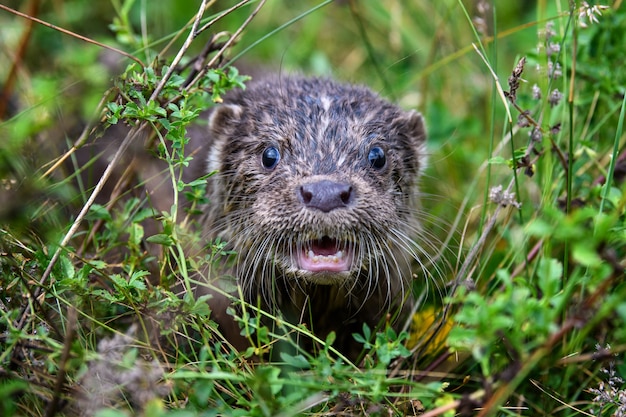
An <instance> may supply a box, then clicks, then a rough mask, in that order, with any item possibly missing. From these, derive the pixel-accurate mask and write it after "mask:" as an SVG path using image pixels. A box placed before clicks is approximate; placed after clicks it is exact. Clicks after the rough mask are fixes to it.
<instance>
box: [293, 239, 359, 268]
mask: <svg viewBox="0 0 626 417" xmlns="http://www.w3.org/2000/svg"><path fill="white" fill-rule="evenodd" d="M296 256H297V263H298V268H300V269H301V270H304V271H309V272H346V271H349V270H350V268H351V266H352V257H353V256H352V248H351V246H350V245H348V243H347V242H342V241H338V240H337V239H333V238H331V237H328V236H324V237H323V238H321V239H315V240H312V241H310V242H308V243H306V244H305V245H303V246H301V247H299V248H298V251H297V255H296Z"/></svg>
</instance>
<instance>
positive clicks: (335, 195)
mask: <svg viewBox="0 0 626 417" xmlns="http://www.w3.org/2000/svg"><path fill="white" fill-rule="evenodd" d="M296 193H297V194H298V198H299V200H300V201H301V202H302V203H303V204H304V205H305V206H306V207H308V208H312V209H317V210H321V211H323V212H324V213H328V212H329V211H332V210H334V209H337V208H342V207H347V206H349V205H350V204H352V202H353V201H354V189H353V188H352V186H351V185H350V184H348V183H344V182H335V181H330V180H321V181H317V182H312V183H309V184H304V185H301V186H299V187H298V189H297V191H296Z"/></svg>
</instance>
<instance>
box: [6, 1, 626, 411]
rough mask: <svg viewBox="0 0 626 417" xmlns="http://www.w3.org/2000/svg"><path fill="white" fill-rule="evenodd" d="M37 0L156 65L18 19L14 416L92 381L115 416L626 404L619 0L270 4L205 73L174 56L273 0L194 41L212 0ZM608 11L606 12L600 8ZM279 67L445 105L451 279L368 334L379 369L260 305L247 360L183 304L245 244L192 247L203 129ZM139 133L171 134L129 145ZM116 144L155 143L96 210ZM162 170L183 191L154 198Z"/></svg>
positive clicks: (440, 263) (9, 100) (437, 192)
mask: <svg viewBox="0 0 626 417" xmlns="http://www.w3.org/2000/svg"><path fill="white" fill-rule="evenodd" d="M13 3H15V2H13ZM38 3H39V2H37V1H32V2H29V3H27V4H25V5H20V6H19V7H23V9H20V10H21V11H22V12H24V13H26V14H29V15H35V17H37V18H39V19H41V20H43V21H45V22H49V23H52V24H54V25H56V26H59V27H61V28H64V29H67V30H70V31H72V32H75V33H79V34H81V35H84V36H86V37H88V38H90V39H93V40H96V41H98V42H101V43H103V44H106V45H109V46H111V47H115V48H118V49H121V50H123V51H125V52H126V53H128V54H130V55H132V56H133V57H134V58H135V60H136V61H139V62H141V64H142V65H144V66H145V68H144V67H142V65H140V64H139V63H137V62H136V61H133V60H131V59H129V58H125V57H124V56H122V55H119V54H117V53H116V52H114V51H111V50H107V49H105V48H104V47H102V46H98V45H94V44H90V43H87V42H86V41H84V40H80V39H77V38H75V37H73V36H70V35H68V34H65V33H61V32H59V31H57V30H55V29H52V28H48V27H44V26H42V25H39V24H33V26H32V27H31V28H29V23H28V21H27V20H25V19H23V18H18V17H16V16H14V15H13V14H11V13H9V12H8V11H5V10H0V28H1V29H0V34H1V35H2V36H0V60H1V61H0V62H3V63H4V64H3V65H2V66H0V87H2V88H3V91H5V92H8V93H10V94H9V95H8V96H6V97H5V96H2V98H1V99H0V100H1V103H0V104H1V105H2V107H0V109H1V110H2V112H3V114H2V115H1V117H2V122H0V137H1V138H2V141H1V143H0V181H1V184H0V216H1V218H2V221H1V222H0V267H1V271H0V273H1V276H0V410H1V411H0V414H1V415H7V416H10V415H26V416H40V415H46V416H50V415H54V414H59V415H73V413H74V412H75V410H74V409H73V407H75V406H73V405H71V404H70V403H71V401H70V403H68V400H71V399H75V398H76V397H77V395H76V392H75V390H76V389H77V386H82V387H83V388H84V389H86V390H89V389H93V390H96V392H95V393H94V395H92V397H91V398H92V401H91V403H90V404H86V403H83V404H82V405H83V406H85V407H87V406H89V407H92V406H95V405H97V404H95V403H94V400H93V399H94V398H98V396H97V395H95V394H103V397H107V398H108V399H109V400H114V401H113V402H112V403H110V404H107V405H108V406H109V408H107V409H106V410H105V411H100V412H99V413H98V415H100V416H122V415H146V416H147V415H150V416H156V415H159V416H160V415H163V416H177V415H184V416H187V415H241V416H244V415H245V416H250V415H251V416H276V415H281V416H288V415H300V414H302V415H328V414H329V413H331V414H332V413H334V414H339V415H341V413H344V414H357V415H418V414H419V413H426V414H425V415H430V416H435V415H446V416H447V415H455V413H457V414H459V415H523V416H530V415H533V416H535V415H546V416H573V415H580V414H581V413H586V415H625V414H626V410H624V408H626V404H624V403H620V399H619V395H620V393H621V394H622V395H623V393H624V391H623V390H622V388H623V384H624V383H623V381H622V380H621V379H620V378H623V377H626V368H625V367H624V363H623V355H624V350H626V329H625V327H624V320H625V319H626V287H625V285H624V275H625V274H624V269H625V267H626V227H625V224H624V221H625V218H626V217H625V213H624V212H625V207H626V198H625V197H624V195H625V194H624V193H625V190H626V188H625V186H624V178H625V175H624V170H625V167H626V159H625V158H624V142H625V141H626V135H625V134H624V131H623V121H624V115H625V112H626V98H625V96H624V93H625V87H626V67H624V62H625V60H626V50H625V48H624V45H623V39H624V37H625V36H626V12H625V10H624V8H623V7H619V6H620V4H621V2H617V3H616V5H615V6H614V8H613V9H610V8H609V9H595V10H592V9H591V8H590V7H591V6H589V7H587V6H585V5H584V4H583V3H578V2H577V3H576V4H575V5H570V3H569V2H566V1H555V2H538V3H537V5H535V6H530V5H526V3H519V4H518V3H517V2H503V1H496V2H495V4H493V3H491V4H490V6H491V7H490V8H488V9H481V8H480V7H478V6H477V5H474V4H470V3H469V2H461V1H456V0H454V1H453V0H445V1H441V2H401V1H394V0H385V1H383V0H380V1H367V2H356V1H346V2H322V1H320V2H317V3H315V4H317V5H319V6H320V7H315V4H313V3H310V2H291V1H278V0H270V1H268V2H267V3H265V4H263V5H262V7H261V8H260V10H259V12H258V14H257V15H256V16H255V17H254V19H253V20H252V21H251V22H250V23H249V25H247V26H246V27H245V29H244V30H243V31H242V32H241V34H240V35H239V37H238V39H237V42H236V43H234V44H233V45H231V46H230V47H229V48H228V49H227V51H226V56H225V58H224V59H222V60H215V61H214V65H213V66H212V69H211V70H210V71H209V72H207V73H205V74H199V75H198V77H195V78H194V77H190V76H189V74H190V69H189V67H186V69H184V70H182V71H178V70H175V71H172V72H171V73H170V72H168V71H167V69H168V68H174V66H173V65H172V60H174V59H180V62H182V63H187V62H189V61H190V60H192V59H193V58H194V57H195V56H197V54H200V53H201V52H202V49H203V47H204V46H205V44H206V42H207V41H208V39H209V36H210V34H217V33H221V32H224V31H226V32H228V33H230V34H232V33H235V32H236V31H237V30H238V29H239V28H240V27H242V24H243V23H244V21H246V19H248V17H249V16H251V14H252V12H253V10H254V9H255V8H256V7H257V6H259V5H261V4H262V3H261V2H251V3H250V4H247V5H245V6H244V7H241V8H240V9H238V10H236V11H234V12H233V13H231V14H229V15H228V16H224V17H223V18H221V19H219V20H218V21H217V22H216V23H215V24H214V25H213V26H211V27H210V28H209V29H207V30H206V31H204V32H203V33H202V34H200V36H198V37H197V38H195V39H192V38H189V37H188V36H189V30H190V28H191V25H192V23H193V18H194V15H195V14H196V13H197V7H198V5H197V4H195V5H193V6H191V5H189V4H187V3H186V2H185V4H183V3H184V2H174V1H162V2H155V3H154V4H152V3H149V2H135V1H131V0H126V1H121V0H111V1H110V2H95V3H94V2H86V1H82V0H71V1H66V2H62V3H55V2H52V3H51V2H43V3H42V4H41V5H40V7H35V5H37V4H38ZM326 3H328V4H326ZM229 4H230V3H229ZM232 4H234V3H232ZM9 6H10V7H12V6H15V4H12V3H11V4H9ZM15 7H18V6H15ZM218 7H224V6H222V5H221V4H220V6H213V7H211V8H209V9H208V10H207V12H206V13H205V14H204V17H203V19H202V20H201V21H200V22H199V26H198V27H202V26H203V25H204V24H206V23H208V22H209V21H211V20H212V19H213V18H215V17H217V16H219V15H220V12H221V11H222V10H225V9H220V8H218ZM598 10H600V11H601V14H600V13H598ZM591 11H593V12H594V13H593V16H594V19H597V20H598V21H597V22H591V21H590V18H589V17H588V16H589V15H587V14H586V15H585V16H584V17H583V15H581V14H580V13H581V12H591ZM186 39H188V40H189V42H188V43H185V40H186ZM227 39H229V38H228V37H227V36H222V37H220V38H218V42H222V43H223V42H226V41H227ZM215 53H216V52H214V53H213V54H212V55H210V57H214V56H215ZM175 57H177V58H175ZM521 58H525V64H524V66H523V69H522V68H521V67H518V68H517V73H515V74H514V72H515V70H514V69H515V68H516V65H518V63H519V62H522V61H521ZM209 59H210V58H209ZM231 59H232V62H231ZM226 63H229V64H232V65H234V66H235V67H237V68H238V69H239V72H236V71H233V70H228V69H225V70H223V71H222V70H220V69H219V67H220V65H221V64H226ZM129 65H130V66H129ZM259 68H261V70H260V71H259ZM548 68H552V69H553V70H554V69H555V68H558V70H557V75H555V74H554V72H551V71H549V69H548ZM271 71H281V72H293V71H296V72H304V73H309V74H318V75H329V76H333V77H336V78H338V79H342V80H346V81H351V82H357V83H363V84H366V85H368V86H370V87H371V88H372V89H374V90H375V91H379V92H380V93H381V94H382V95H384V96H387V97H389V98H390V99H392V100H394V101H396V102H397V103H399V104H400V105H401V106H403V107H405V108H417V109H419V110H420V111H421V112H422V113H423V114H424V116H425V118H426V121H427V127H428V132H429V145H428V146H429V147H428V149H429V152H430V158H429V159H430V167H429V168H428V169H427V171H426V175H425V177H424V179H423V191H424V212H425V213H426V214H427V215H426V216H424V218H425V219H427V223H426V224H425V227H426V228H427V230H428V232H429V233H430V234H431V235H432V236H433V239H435V240H437V241H440V242H445V244H444V243H442V245H441V246H442V249H441V252H440V253H438V254H434V255H437V256H436V258H437V259H436V264H434V265H433V266H432V270H433V274H432V275H433V277H432V278H434V279H438V280H440V281H441V282H439V283H438V288H439V289H440V290H441V294H440V293H436V292H435V293H434V294H433V296H432V297H430V298H429V300H428V301H429V302H428V304H429V305H428V307H427V308H425V309H424V310H423V311H420V312H418V316H416V322H417V325H416V327H415V328H414V329H413V330H412V333H411V334H406V333H401V334H395V332H391V331H389V330H387V331H383V332H382V333H379V334H377V335H374V334H371V333H372V330H370V329H364V337H361V340H363V342H364V345H365V347H366V352H367V354H366V355H365V356H364V358H363V360H362V362H361V363H359V364H352V363H350V362H349V361H347V360H345V359H343V358H342V357H341V355H340V354H339V353H338V352H336V351H334V350H333V349H332V337H331V338H330V340H327V341H326V342H328V343H326V345H325V348H324V349H322V350H321V351H320V352H317V353H315V354H311V353H309V352H303V351H300V350H299V348H298V345H297V344H296V343H294V342H293V340H294V339H295V338H296V337H297V336H298V335H301V336H302V337H314V335H310V334H309V333H308V332H307V331H306V329H302V328H300V327H297V326H291V325H289V324H288V323H285V322H283V321H280V320H277V321H276V328H272V329H268V328H265V327H262V326H260V325H259V321H258V319H257V318H255V315H254V314H251V313H252V310H253V309H254V307H253V306H243V310H242V312H241V313H240V314H241V315H242V317H241V320H242V323H243V325H244V326H245V328H246V330H247V331H248V334H249V337H250V339H251V341H252V342H253V343H252V347H251V348H250V349H248V350H245V351H243V352H239V351H238V350H237V349H235V348H234V347H233V346H231V345H230V344H229V343H228V340H224V339H223V338H222V337H221V335H220V334H219V332H218V331H217V329H216V326H215V323H213V322H212V321H211V312H210V310H209V308H208V305H207V303H206V300H205V299H197V300H196V299H193V298H192V297H184V298H180V297H178V296H177V295H176V292H177V287H176V285H177V283H182V285H185V286H190V285H193V280H194V274H193V271H194V270H197V269H202V268H204V267H206V265H210V264H211V263H213V262H219V260H220V258H222V257H223V256H228V255H229V254H228V253H224V245H223V242H212V243H211V245H210V246H209V247H207V248H205V250H204V251H203V252H202V253H203V255H202V256H200V255H198V254H197V251H193V250H191V249H190V247H193V245H192V244H190V243H189V242H194V241H196V239H198V236H196V235H195V232H194V229H193V227H190V223H191V222H192V216H190V215H189V216H188V213H187V212H184V211H178V210H177V208H178V207H179V206H180V205H181V204H182V202H183V201H189V205H190V206H189V207H190V209H189V210H190V211H191V212H193V211H195V210H197V209H198V207H200V206H201V205H202V204H204V203H205V202H206V198H205V196H204V193H203V185H204V183H203V181H202V179H200V180H190V179H189V178H188V177H187V176H185V175H184V173H185V171H186V170H185V168H186V167H187V165H188V164H189V163H190V161H189V159H188V156H185V153H184V148H185V146H190V144H188V143H187V142H186V139H185V138H186V137H188V136H189V135H188V132H189V131H191V130H193V129H198V128H202V124H203V123H206V122H204V120H203V119H204V118H203V116H201V112H202V111H204V110H206V109H207V108H210V107H211V106H212V105H214V102H215V101H219V96H220V95H221V94H223V93H224V92H225V91H227V90H228V89H231V88H238V86H240V85H241V83H242V82H244V80H245V78H242V77H241V76H240V75H239V74H245V75H247V74H250V75H252V76H253V77H258V76H262V73H263V72H271ZM551 74H552V75H551ZM194 75H195V74H194ZM512 75H513V77H512ZM188 77H189V78H188ZM510 77H512V78H510ZM112 78H115V79H116V81H115V83H111V82H110V79H112ZM192 78H194V80H193V82H191V83H188V82H187V80H191V79H192ZM181 86H182V88H181ZM555 90H556V91H558V93H560V94H557V93H555ZM520 114H524V116H523V117H522V118H519V115H520ZM107 125H111V127H110V128H109V130H108V131H106V132H105V131H104V127H105V126H107ZM198 126H200V127H198ZM140 129H145V130H144V132H152V134H151V135H150V137H151V139H150V140H149V141H146V142H145V143H138V142H140V141H138V140H137V139H132V138H133V135H134V134H135V133H136V132H138V131H139V130H140ZM157 131H158V132H160V133H157ZM73 145H77V146H76V147H77V148H78V149H77V150H76V151H73V150H72V151H68V150H70V149H72V146H73ZM126 147H128V148H126ZM119 149H127V152H125V154H127V155H132V156H133V158H127V159H123V160H122V161H121V162H120V163H118V164H116V165H115V166H113V169H112V172H111V178H110V179H109V180H108V181H107V182H106V183H105V182H102V184H101V185H102V186H103V188H102V190H101V191H100V192H99V193H98V195H97V196H94V197H93V201H92V199H90V197H91V196H92V195H93V194H92V193H93V190H94V187H96V184H98V182H99V181H101V180H102V179H103V176H104V170H105V168H106V167H107V166H108V163H109V161H110V160H111V159H112V158H114V155H115V153H116V151H118V150H119ZM146 164H149V166H154V167H155V170H156V171H154V172H152V171H150V172H148V170H146V169H142V167H143V168H145V167H146V166H148V165H146ZM158 172H160V173H161V174H158ZM162 178H166V180H164V181H162V183H161V184H160V188H159V190H161V191H162V192H165V193H166V194H167V196H168V197H167V199H165V198H164V199H158V198H156V197H155V196H154V195H147V194H146V193H145V189H146V187H148V188H150V187H153V186H154V181H157V180H159V179H162ZM498 186H500V187H501V188H499V189H498V188H495V187H498ZM163 190H165V191H163ZM158 195H161V194H158ZM156 200H159V201H156ZM163 202H166V203H167V204H163ZM159 203H160V204H161V205H159ZM421 278H422V279H425V278H424V277H421ZM419 287H420V284H419V282H416V290H417V291H419V290H420V288H419ZM433 312H434V313H433ZM259 314H265V313H259ZM433 314H434V316H433V317H430V316H429V315H433ZM441 320H444V324H443V325H438V323H439V324H441ZM155 329H156V330H157V331H158V333H160V334H161V335H162V337H161V338H160V339H159V340H154V338H151V337H150V335H152V334H154V332H155ZM428 329H430V330H431V332H432V331H433V329H438V330H439V334H438V335H434V336H433V334H432V333H428V332H426V331H427V330H428ZM448 330H449V334H448V333H447V331H448ZM424 332H426V333H424ZM406 338H410V339H411V340H412V343H411V344H410V347H411V348H412V349H411V350H410V351H409V350H407V348H406V347H405V345H404V341H405V340H406ZM442 341H445V346H442V345H441V343H440V342H442ZM275 343H280V344H281V346H287V348H284V347H283V348H281V349H280V350H281V352H282V355H281V356H280V357H279V358H273V359H272V360H269V359H264V360H260V359H258V355H260V354H263V353H266V352H269V351H270V350H271V347H272V346H273V345H274V344H275ZM415 343H417V344H416V345H415ZM96 375H99V376H100V377H101V378H105V377H106V378H108V379H109V380H108V382H107V384H108V385H107V384H103V383H102V382H98V380H97V378H96ZM609 382H610V383H612V385H610V384H609ZM107 387H108V388H110V389H111V390H112V391H111V392H112V393H115V394H106V393H105V391H106V388H107ZM608 387H612V388H613V389H614V390H613V391H612V392H611V391H610V390H609V389H608ZM120 393H122V394H120ZM105 394H106V395H105ZM87 410H89V411H88V413H90V412H92V411H94V410H93V409H89V408H87ZM583 415H585V414H583Z"/></svg>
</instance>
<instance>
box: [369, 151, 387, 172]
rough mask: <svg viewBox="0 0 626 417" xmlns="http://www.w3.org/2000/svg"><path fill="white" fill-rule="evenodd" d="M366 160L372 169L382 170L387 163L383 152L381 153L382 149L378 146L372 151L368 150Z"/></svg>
mask: <svg viewBox="0 0 626 417" xmlns="http://www.w3.org/2000/svg"><path fill="white" fill-rule="evenodd" d="M367 160H368V161H369V163H370V165H371V166H372V168H375V169H382V168H384V167H385V164H386V163H387V158H386V157H385V151H383V149H382V148H381V147H379V146H374V147H373V148H372V149H370V152H369V153H368V154H367Z"/></svg>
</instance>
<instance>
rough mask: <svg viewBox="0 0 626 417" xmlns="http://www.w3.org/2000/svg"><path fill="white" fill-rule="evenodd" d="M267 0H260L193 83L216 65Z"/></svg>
mask: <svg viewBox="0 0 626 417" xmlns="http://www.w3.org/2000/svg"><path fill="white" fill-rule="evenodd" d="M265 2H266V0H261V1H260V2H259V5H258V6H257V8H256V9H254V11H253V12H252V13H251V14H250V16H248V18H247V19H246V20H245V21H244V22H243V24H242V25H241V26H240V27H239V29H237V31H236V32H235V33H233V35H232V36H231V37H230V39H228V40H227V41H226V43H224V46H222V49H220V50H219V51H218V52H217V54H215V55H214V56H213V58H212V59H211V61H209V62H208V63H207V64H206V65H205V66H204V69H203V70H202V71H200V72H199V73H198V75H197V76H196V78H194V80H193V81H192V82H191V85H193V84H195V83H197V82H198V80H200V78H202V76H203V75H204V74H205V73H206V71H207V69H209V68H212V67H213V65H215V62H216V61H217V60H218V59H219V58H221V56H222V55H223V54H224V51H226V50H227V49H228V48H230V46H231V45H232V44H233V43H234V42H235V40H236V39H237V38H238V37H239V35H240V34H241V32H243V30H244V29H245V28H246V27H247V26H248V24H250V22H251V21H252V19H254V17H255V16H256V15H257V13H259V10H261V7H263V5H264V4H265Z"/></svg>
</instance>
